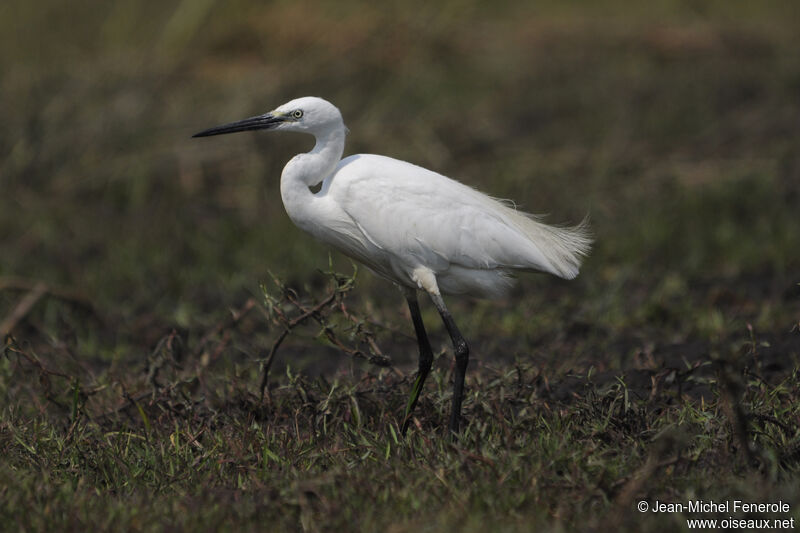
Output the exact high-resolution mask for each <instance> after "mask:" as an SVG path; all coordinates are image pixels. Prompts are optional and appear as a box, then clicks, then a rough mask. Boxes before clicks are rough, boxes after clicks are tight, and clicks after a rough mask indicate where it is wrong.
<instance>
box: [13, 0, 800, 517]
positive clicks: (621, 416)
mask: <svg viewBox="0 0 800 533" xmlns="http://www.w3.org/2000/svg"><path fill="white" fill-rule="evenodd" d="M643 5H644V4H643ZM793 10H796V9H795V8H794V5H793V4H792V3H791V2H779V1H774V2H762V3H750V4H737V5H731V4H730V3H728V2H707V3H701V4H698V3H685V2H683V3H678V2H667V1H664V2H654V3H648V4H647V7H646V8H643V7H641V6H638V5H631V4H629V3H626V2H613V1H609V2H603V3H594V2H575V3H569V4H563V3H556V2H552V3H539V4H536V5H535V6H530V5H528V4H526V3H516V2H503V3H493V4H491V8H489V7H488V4H487V5H484V4H482V3H480V2H475V1H471V0H466V1H464V0H458V1H456V0H453V1H448V2H444V3H439V4H431V3H424V2H422V3H416V4H414V5H413V6H411V7H409V5H408V4H407V3H403V4H400V3H396V4H386V5H385V6H384V7H381V8H378V7H367V6H362V5H359V4H358V3H356V2H339V3H336V4H327V3H311V2H294V3H286V2H274V3H270V4H267V5H262V4H253V3H249V2H244V1H239V2H229V3H224V4H223V3H215V2H210V1H209V2H178V1H176V2H130V1H125V0H123V1H119V2H115V3H113V4H104V3H97V2H90V1H87V2H81V3H78V4H76V5H74V6H73V5H71V6H70V8H69V9H65V8H64V7H62V6H60V5H59V4H57V3H53V2H48V1H45V2H39V3H37V7H36V8H35V9H34V8H32V7H30V6H29V5H28V4H25V3H23V2H16V1H12V2H10V3H6V4H4V5H3V7H0V30H2V31H0V71H2V72H3V76H2V77H0V94H1V95H2V98H0V117H2V119H3V128H0V154H1V155H0V188H1V189H2V191H3V192H2V194H1V195H0V250H2V261H0V331H2V332H3V339H0V341H2V349H3V351H2V354H1V355H0V390H2V391H3V394H2V396H0V524H2V525H3V529H8V530H13V529H18V530H86V529H99V530H140V531H151V530H152V531H157V530H158V531H160V530H218V529H222V530H233V529H238V530H264V529H265V528H269V529H271V530H290V531H294V530H298V529H303V530H306V531H374V530H389V531H412V530H429V531H483V530H485V529H486V526H487V525H492V526H494V527H495V528H496V529H497V530H500V531H529V530H531V529H537V530H542V531H570V530H598V529H609V530H616V531H661V530H664V531H674V530H676V529H677V530H681V529H685V528H686V527H687V526H686V523H685V519H686V518H687V517H690V514H689V513H683V514H671V513H670V514H655V513H640V512H638V511H637V510H636V505H637V504H638V502H639V501H642V500H644V501H647V502H650V503H653V502H655V501H656V500H658V501H662V502H687V501H689V500H695V499H703V500H706V501H710V500H714V501H733V500H734V499H742V500H745V501H763V502H773V501H778V500H783V501H785V502H788V503H790V506H791V510H790V512H789V513H788V514H783V513H778V514H774V513H773V514H770V513H766V514H762V515H761V517H762V518H770V519H777V518H787V519H788V518H790V517H795V518H799V517H800V515H798V511H797V502H798V490H797V488H796V487H797V479H798V457H800V455H798V450H799V449H800V448H799V447H800V429H799V428H800V415H799V414H798V408H800V401H799V400H800V398H798V368H800V286H799V285H798V282H800V279H798V276H797V272H799V271H800V248H798V246H797V245H796V243H797V242H800V224H798V222H797V208H798V202H799V201H800V188H799V187H798V183H800V179H798V170H799V169H800V159H798V154H800V133H798V129H797V127H796V124H797V119H798V117H800V104H798V101H797V98H796V96H797V91H798V88H800V54H799V53H798V50H800V46H798V45H800V43H798V37H797V32H796V31H795V28H794V26H793V25H792V21H793V19H792V16H791V13H792V11H793ZM303 94H318V95H321V96H325V97H327V98H329V99H330V100H331V101H333V102H335V103H336V104H337V105H339V106H340V108H341V109H342V111H343V113H344V116H345V120H346V122H347V124H348V126H349V127H350V129H351V132H352V133H351V134H350V137H349V138H348V146H347V148H346V151H347V153H357V152H375V153H383V154H386V155H392V156H395V157H399V158H402V159H407V160H410V161H412V162H414V163H417V164H421V165H423V166H426V167H429V168H433V169H436V170H438V171H441V172H443V173H445V174H446V175H450V176H453V177H457V178H459V179H460V180H462V181H464V182H466V183H469V184H470V185H474V186H476V187H478V188H480V189H482V190H484V191H486V192H488V193H491V194H493V195H495V196H500V197H508V198H513V199H514V200H515V201H516V202H517V203H518V204H519V205H521V206H522V207H523V208H525V209H527V210H530V211H534V212H550V213H552V215H551V216H550V218H549V219H550V220H553V221H569V220H572V221H577V220H580V219H581V218H582V217H583V215H584V214H585V213H587V212H589V213H590V215H591V219H592V225H593V229H594V231H595V234H596V236H597V242H596V246H595V248H594V249H593V251H592V254H591V256H590V257H589V259H588V260H587V262H586V264H585V266H584V268H583V270H582V273H581V276H580V277H579V278H578V279H576V280H574V281H571V282H563V281H560V280H555V279H551V278H546V277H544V276H525V277H524V278H523V279H521V280H520V281H521V283H520V285H519V289H518V290H517V291H516V292H515V294H514V295H512V296H511V297H510V298H509V299H508V300H507V301H503V302H474V301H469V300H461V301H459V300H457V299H452V300H451V301H448V304H449V306H450V307H451V310H452V312H453V315H454V316H455V318H456V320H457V321H458V323H459V326H460V327H461V329H462V330H463V331H464V332H465V333H466V334H467V336H468V339H469V340H470V343H471V347H472V349H473V359H472V361H471V363H470V368H469V372H468V381H467V398H466V400H465V404H464V426H465V429H464V431H463V433H462V435H460V436H459V437H458V438H457V439H456V440H455V441H454V442H452V443H451V442H449V441H448V440H447V439H445V438H443V431H444V427H445V425H446V421H447V416H448V409H449V400H450V383H451V379H452V366H451V365H452V357H451V355H450V347H449V344H448V342H447V336H446V334H445V332H444V331H443V329H442V327H441V325H440V324H439V322H440V321H439V319H438V316H437V315H436V312H435V310H433V309H432V306H429V305H425V303H424V302H423V315H424V319H425V321H426V324H427V325H428V327H429V331H430V333H431V336H432V341H433V344H434V350H435V351H436V352H437V358H436V361H435V363H434V371H433V373H432V374H431V377H430V378H429V383H428V384H427V385H426V387H425V390H424V392H423V396H422V397H421V400H420V403H419V405H418V408H417V411H416V421H415V424H413V426H412V428H411V429H410V431H409V433H408V435H407V436H406V437H402V436H400V435H399V432H398V425H399V423H400V419H401V417H402V414H403V408H404V406H405V402H406V399H407V394H408V391H409V389H410V386H411V382H412V380H413V372H414V369H415V366H414V365H415V361H416V341H415V340H414V338H413V334H412V328H411V325H410V321H409V318H408V316H407V311H406V310H405V308H404V305H403V302H402V298H401V297H400V295H399V294H397V293H396V291H394V290H393V289H391V288H389V286H388V285H386V284H385V283H384V282H382V281H380V280H376V279H374V278H373V277H371V276H370V275H369V274H366V273H363V271H359V272H358V274H357V275H355V277H353V276H354V275H353V274H351V272H352V271H353V267H352V265H351V264H350V263H349V261H347V260H346V259H344V258H342V257H339V256H336V255H334V256H333V257H332V259H331V262H330V263H329V258H328V254H329V251H328V250H327V249H326V248H325V247H324V246H321V245H319V244H318V243H315V242H313V240H312V239H310V238H308V237H307V236H305V235H303V234H302V233H301V232H300V231H299V230H297V229H295V228H294V227H292V225H291V223H290V221H289V220H288V218H287V217H286V215H285V213H284V212H283V209H282V206H281V205H280V200H279V197H278V194H277V180H278V175H279V174H280V169H281V168H282V165H283V164H284V163H285V162H286V161H287V160H288V159H289V158H290V157H291V156H292V155H294V154H295V153H297V152H298V151H300V150H304V149H307V147H308V144H309V142H308V140H307V139H303V138H300V137H298V138H291V137H290V138H282V137H280V136H269V135H262V136H258V135H241V136H230V138H220V139H219V140H218V142H213V143H211V142H209V143H203V144H200V143H199V142H198V141H197V140H192V139H190V138H189V137H190V135H191V134H192V133H194V132H196V131H199V130H200V129H202V128H204V127H208V126H211V125H214V124H217V123H221V122H225V121H228V120H234V119H238V118H242V117H245V116H250V115H253V114H255V113H258V112H262V111H264V110H266V109H268V108H271V107H274V106H276V105H278V104H280V103H282V102H284V101H286V100H288V99H290V98H292V97H295V96H299V95H303ZM320 269H324V270H331V271H339V272H343V273H345V274H344V275H339V276H338V277H336V276H334V277H333V278H332V277H331V274H330V273H329V274H325V273H324V272H320ZM273 278H274V279H275V280H277V284H276V282H275V281H273ZM332 280H333V281H332ZM337 280H338V281H337ZM335 287H339V289H338V291H337V290H336V289H335ZM330 295H333V296H330ZM328 297H330V298H331V299H330V300H329V301H327V300H326V298H328ZM326 302H327V303H326ZM315 307H316V308H317V309H318V312H317V313H316V314H315V315H313V316H310V317H309V318H307V319H303V320H295V319H297V318H298V317H300V316H301V315H302V314H303V310H308V309H311V308H315ZM289 325H291V328H290V329H291V331H290V333H288V334H287V335H286V336H285V337H284V338H282V337H281V335H282V334H283V332H284V331H285V330H286V329H287V326H289ZM6 333H8V335H6ZM279 339H282V340H281V342H280V343H279V344H278V340H279ZM271 352H273V355H274V357H271V356H270V353H271ZM385 358H388V359H390V360H391V365H390V366H388V367H387V366H378V365H374V364H371V363H370V362H369V360H370V359H371V360H372V362H373V363H374V362H381V363H384V362H385V361H386V359H385ZM267 361H270V364H269V370H270V373H269V376H268V379H267V381H266V390H265V395H264V396H263V397H262V394H261V389H260V385H261V383H262V378H263V376H264V373H263V370H264V366H265V363H266V362H267ZM696 516H697V517H700V518H715V517H716V518H718V519H720V520H721V519H724V518H727V515H725V514H724V513H720V514H718V515H713V514H712V513H705V514H701V515H696ZM736 516H743V515H736Z"/></svg>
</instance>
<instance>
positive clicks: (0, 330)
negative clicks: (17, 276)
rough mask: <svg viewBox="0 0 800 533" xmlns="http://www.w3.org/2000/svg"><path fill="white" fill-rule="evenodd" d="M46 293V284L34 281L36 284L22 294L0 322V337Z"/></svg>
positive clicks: (9, 330) (7, 332) (6, 333)
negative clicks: (12, 308)
mask: <svg viewBox="0 0 800 533" xmlns="http://www.w3.org/2000/svg"><path fill="white" fill-rule="evenodd" d="M45 293H47V285H46V284H45V283H44V282H42V281H40V282H38V283H36V285H34V286H33V288H31V289H30V290H29V291H28V293H27V294H26V295H25V296H23V297H22V298H21V299H20V300H19V302H17V305H16V307H14V310H13V311H11V313H9V315H8V316H7V317H6V318H5V320H3V322H0V338H4V337H5V336H6V335H8V334H9V333H11V330H13V329H14V328H15V327H16V326H17V324H18V323H19V322H20V321H21V320H22V319H23V318H25V316H27V314H28V313H30V311H31V309H33V306H34V305H36V304H37V302H38V301H39V300H41V299H42V296H44V295H45Z"/></svg>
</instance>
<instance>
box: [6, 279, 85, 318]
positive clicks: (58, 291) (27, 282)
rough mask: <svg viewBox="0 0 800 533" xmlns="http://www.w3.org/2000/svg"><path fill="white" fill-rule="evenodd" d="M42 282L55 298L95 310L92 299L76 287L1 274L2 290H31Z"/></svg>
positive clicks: (48, 292)
mask: <svg viewBox="0 0 800 533" xmlns="http://www.w3.org/2000/svg"><path fill="white" fill-rule="evenodd" d="M40 284H44V291H45V292H46V293H47V294H49V295H51V296H53V297H54V298H58V299H59V300H64V301H67V302H71V303H74V304H78V305H80V306H82V307H85V308H87V309H89V310H90V311H92V312H94V310H95V309H94V304H93V303H92V301H91V300H90V299H89V298H88V297H87V296H86V295H85V294H83V293H81V292H79V291H77V290H75V289H70V288H67V287H59V286H54V285H50V284H48V283H44V282H43V281H37V280H31V279H26V278H21V277H16V276H0V291H4V290H16V291H31V290H33V289H34V288H36V287H37V286H39V285H40Z"/></svg>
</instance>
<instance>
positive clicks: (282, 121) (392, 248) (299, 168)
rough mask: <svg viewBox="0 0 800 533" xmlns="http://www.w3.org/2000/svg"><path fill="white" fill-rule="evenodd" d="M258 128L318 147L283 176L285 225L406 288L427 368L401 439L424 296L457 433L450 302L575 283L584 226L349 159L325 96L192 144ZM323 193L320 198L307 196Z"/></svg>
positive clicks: (459, 357) (405, 169)
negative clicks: (526, 276)
mask: <svg viewBox="0 0 800 533" xmlns="http://www.w3.org/2000/svg"><path fill="white" fill-rule="evenodd" d="M250 130H277V131H297V132H303V133H309V134H311V135H313V136H314V137H315V138H316V144H315V146H314V148H313V150H311V151H310V152H308V153H305V154H299V155H296V156H294V157H293V158H292V159H291V160H290V161H289V163H287V164H286V166H285V167H284V169H283V173H282V174H281V184H280V185H281V198H282V200H283V205H284V207H285V209H286V212H287V213H288V215H289V218H291V219H292V221H293V222H294V223H295V224H296V225H297V226H298V227H300V228H301V229H303V230H305V231H307V232H308V233H310V234H311V235H313V236H314V237H316V238H317V239H319V240H321V241H323V242H326V243H328V244H330V245H332V246H333V247H334V248H336V249H338V250H339V251H341V252H343V253H344V254H346V255H348V256H350V257H352V258H353V259H356V260H357V261H359V262H361V263H363V264H364V265H366V266H367V267H369V269H370V270H372V271H373V272H375V273H376V274H377V275H379V276H381V277H383V278H386V279H387V280H389V281H392V282H394V283H395V284H397V285H398V286H399V287H401V288H402V289H403V291H404V293H405V296H406V300H407V302H408V308H409V311H410V312H411V319H412V321H413V324H414V330H415V332H416V335H417V340H418V343H419V370H418V373H417V377H416V379H415V381H414V385H413V387H412V390H411V395H410V397H409V400H408V403H407V404H406V410H405V416H404V419H403V428H402V429H403V432H405V431H406V429H407V428H408V424H409V421H410V419H411V414H412V412H413V409H414V406H415V405H416V403H417V399H418V398H419V395H420V392H421V390H422V386H423V384H424V383H425V378H426V377H427V376H428V372H429V371H430V368H431V364H432V362H433V352H432V350H431V346H430V343H429V341H428V337H427V334H426V333H425V326H424V325H423V323H422V317H421V315H420V311H419V304H418V301H417V290H419V289H421V290H423V291H425V292H426V293H428V295H429V296H430V298H431V300H432V301H433V304H434V305H435V306H436V309H437V310H438V311H439V314H440V315H441V317H442V320H443V321H444V325H445V327H446V328H447V331H448V333H449V335H450V339H451V340H452V342H453V350H454V352H455V360H456V367H455V370H456V372H455V379H454V384H453V403H452V411H451V415H450V431H451V432H453V433H457V432H458V427H459V419H460V412H461V401H462V398H463V395H464V376H465V373H466V370H467V363H468V361H469V348H468V347H467V342H466V341H465V340H464V337H463V335H462V334H461V332H460V331H459V330H458V327H456V324H455V322H454V321H453V318H452V316H451V315H450V313H449V312H448V310H447V307H446V306H445V304H444V300H443V299H442V294H466V295H470V296H476V297H497V296H500V295H502V294H504V293H505V292H506V291H507V290H508V289H509V288H510V287H511V285H512V283H513V281H514V279H513V277H512V275H511V274H512V271H541V272H547V273H550V274H554V275H556V276H559V277H562V278H567V279H572V278H574V277H575V276H576V275H577V274H578V267H579V266H580V263H581V259H582V257H583V256H584V255H586V254H587V253H588V251H589V247H590V245H591V237H590V236H589V233H588V228H587V224H586V223H585V222H583V223H581V224H579V225H577V226H575V227H554V226H549V225H546V224H543V223H542V222H540V221H539V220H538V219H537V218H536V217H534V216H532V215H528V214H526V213H521V212H519V211H517V210H516V209H515V208H514V207H513V206H510V205H508V204H507V203H503V202H501V201H498V200H496V199H494V198H490V197H489V196H486V195H484V194H483V193H481V192H478V191H477V190H475V189H472V188H470V187H468V186H466V185H463V184H461V183H459V182H457V181H454V180H452V179H450V178H447V177H445V176H443V175H441V174H437V173H436V172H432V171H430V170H426V169H424V168H422V167H418V166H416V165H412V164H410V163H406V162H404V161H398V160H397V159H392V158H389V157H384V156H379V155H366V154H359V155H352V156H349V157H346V158H344V159H342V153H343V151H344V142H345V135H346V133H347V128H346V127H345V125H344V122H343V120H342V115H341V113H340V112H339V109H337V108H336V107H335V106H334V105H333V104H331V103H330V102H328V101H326V100H323V99H321V98H316V97H304V98H298V99H296V100H292V101H291V102H288V103H286V104H284V105H282V106H280V107H278V108H277V109H275V110H274V111H270V112H269V113H265V114H263V115H258V116H255V117H251V118H247V119H244V120H240V121H238V122H232V123H230V124H225V125H222V126H217V127H214V128H210V129H207V130H204V131H201V132H200V133H198V134H196V135H194V137H207V136H210V135H221V134H225V133H233V132H238V131H250ZM320 184H321V187H320V188H319V190H318V191H317V192H313V191H312V190H311V188H312V187H316V186H319V185H320Z"/></svg>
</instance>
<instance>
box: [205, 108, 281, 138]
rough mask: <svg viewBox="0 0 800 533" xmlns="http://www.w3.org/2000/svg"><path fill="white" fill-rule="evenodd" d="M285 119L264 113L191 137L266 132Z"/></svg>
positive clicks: (209, 129)
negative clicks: (241, 132)
mask: <svg viewBox="0 0 800 533" xmlns="http://www.w3.org/2000/svg"><path fill="white" fill-rule="evenodd" d="M285 120H286V117H284V116H282V115H273V114H271V113H266V114H264V115H258V116H257V117H250V118H246V119H244V120H238V121H236V122H231V123H230V124H223V125H222V126H215V127H213V128H208V129H207V130H203V131H201V132H200V133H195V134H194V135H192V137H210V136H212V135H224V134H226V133H236V132H237V131H254V130H268V129H270V128H274V127H275V126H277V125H278V124H280V123H281V122H284V121H285Z"/></svg>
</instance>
